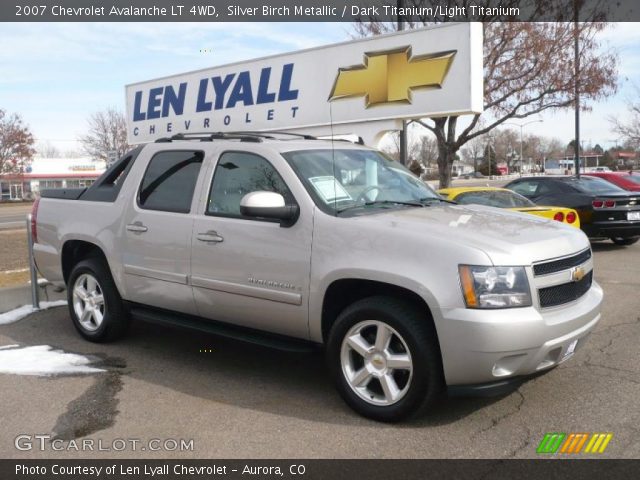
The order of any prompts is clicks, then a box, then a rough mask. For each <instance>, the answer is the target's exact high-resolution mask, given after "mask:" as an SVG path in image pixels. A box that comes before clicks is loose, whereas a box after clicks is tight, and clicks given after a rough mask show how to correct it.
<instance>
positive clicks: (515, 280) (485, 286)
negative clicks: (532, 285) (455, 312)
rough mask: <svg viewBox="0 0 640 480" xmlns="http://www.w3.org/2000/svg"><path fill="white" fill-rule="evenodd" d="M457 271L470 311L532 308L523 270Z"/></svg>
mask: <svg viewBox="0 0 640 480" xmlns="http://www.w3.org/2000/svg"><path fill="white" fill-rule="evenodd" d="M458 270H459V273H460V285H461V286H462V295H463V296H464V301H465V303H466V304H467V308H512V307H528V306H530V305H531V290H530V289H529V281H528V280H527V273H526V272H525V270H524V267H481V266H475V265H460V266H459V267H458Z"/></svg>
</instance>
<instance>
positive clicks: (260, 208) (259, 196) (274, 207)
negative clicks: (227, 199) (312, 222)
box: [240, 191, 300, 227]
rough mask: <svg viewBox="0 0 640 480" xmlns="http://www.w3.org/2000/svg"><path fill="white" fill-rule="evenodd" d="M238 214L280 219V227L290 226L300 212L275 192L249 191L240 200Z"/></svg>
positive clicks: (295, 206)
mask: <svg viewBox="0 0 640 480" xmlns="http://www.w3.org/2000/svg"><path fill="white" fill-rule="evenodd" d="M240 214H241V215H243V216H245V217H257V218H272V219H276V220H280V226H281V227H290V226H291V225H293V224H294V223H296V220H297V219H298V216H299V214H300V209H299V208H298V206H297V205H286V204H285V201H284V197H283V196H282V195H280V194H279V193H276V192H265V191H258V192H251V193H247V194H246V195H245V196H244V197H242V200H240Z"/></svg>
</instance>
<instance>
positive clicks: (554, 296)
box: [538, 252, 593, 308]
mask: <svg viewBox="0 0 640 480" xmlns="http://www.w3.org/2000/svg"><path fill="white" fill-rule="evenodd" d="M589 256H591V252H589ZM592 281H593V271H591V272H589V273H587V274H586V275H585V276H584V278H583V279H582V280H580V281H579V282H571V283H563V284H562V285H555V286H553V287H546V288H541V289H539V290H538V297H539V298H540V306H541V307H543V308H544V307H555V306H557V305H562V304H564V303H569V302H573V301H574V300H577V299H579V298H580V297H581V296H583V295H584V294H585V293H587V292H588V291H589V289H590V288H591V282H592Z"/></svg>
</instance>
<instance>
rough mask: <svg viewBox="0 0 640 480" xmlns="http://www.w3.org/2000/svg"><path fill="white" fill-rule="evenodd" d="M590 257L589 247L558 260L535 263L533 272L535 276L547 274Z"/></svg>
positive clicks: (572, 265) (567, 267)
mask: <svg viewBox="0 0 640 480" xmlns="http://www.w3.org/2000/svg"><path fill="white" fill-rule="evenodd" d="M590 258H591V249H590V248H589V249H587V250H584V251H582V252H580V253H578V254H576V255H573V256H571V257H566V258H561V259H560V260H552V261H551V262H545V263H537V264H535V265H534V266H533V274H534V275H535V276H536V277H537V276H540V275H549V274H550V273H556V272H561V271H562V270H569V269H570V268H572V267H577V266H578V265H582V264H583V263H584V262H586V261H587V260H589V259H590Z"/></svg>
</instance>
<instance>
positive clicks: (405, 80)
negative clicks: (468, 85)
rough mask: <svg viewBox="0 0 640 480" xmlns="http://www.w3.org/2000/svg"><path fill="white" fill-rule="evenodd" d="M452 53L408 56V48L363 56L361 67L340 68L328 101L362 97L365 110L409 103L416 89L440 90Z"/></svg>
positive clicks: (451, 59) (409, 54) (453, 54)
mask: <svg viewBox="0 0 640 480" xmlns="http://www.w3.org/2000/svg"><path fill="white" fill-rule="evenodd" d="M455 54H456V52H455V51H448V52H441V53H437V54H434V55H427V56H422V57H412V56H411V47H406V48H403V49H402V50H394V51H388V52H379V53H365V55H364V64H363V65H358V66H355V67H348V68H341V69H339V71H338V76H337V77H336V81H335V83H334V85H333V90H332V91H331V95H330V96H329V101H332V100H337V99H340V98H346V97H360V96H364V97H365V103H366V106H367V108H368V107H370V106H372V105H380V104H385V103H395V102H401V103H411V91H412V90H414V89H416V88H441V87H442V83H443V82H444V79H445V77H446V76H447V73H448V72H449V67H450V66H451V63H452V62H453V57H454V56H455Z"/></svg>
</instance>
